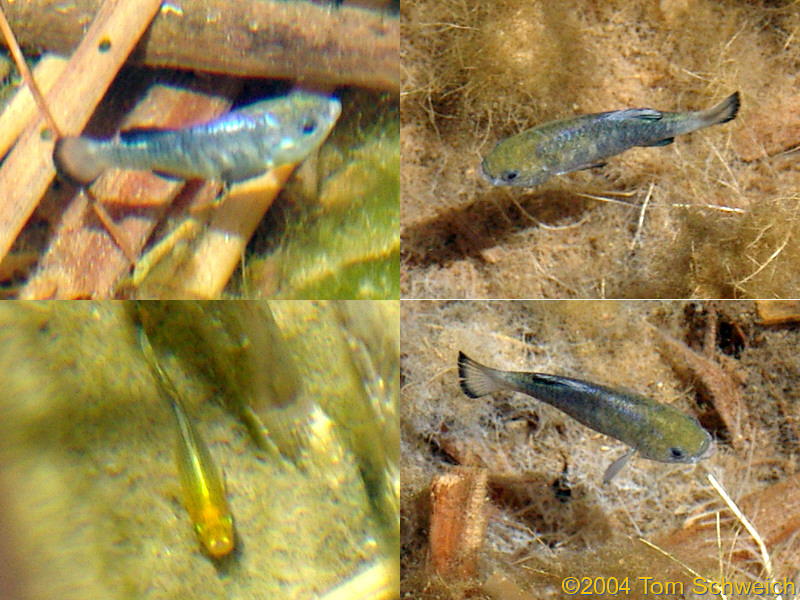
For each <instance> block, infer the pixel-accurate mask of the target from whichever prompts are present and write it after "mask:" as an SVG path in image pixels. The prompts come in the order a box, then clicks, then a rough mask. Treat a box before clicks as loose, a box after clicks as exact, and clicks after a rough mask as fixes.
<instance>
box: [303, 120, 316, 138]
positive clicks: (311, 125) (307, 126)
mask: <svg viewBox="0 0 800 600" xmlns="http://www.w3.org/2000/svg"><path fill="white" fill-rule="evenodd" d="M316 128H317V122H316V121H315V120H314V119H312V118H311V117H306V119H305V120H304V121H303V122H302V123H301V124H300V131H302V132H303V134H304V135H308V134H309V133H314V131H315V130H316Z"/></svg>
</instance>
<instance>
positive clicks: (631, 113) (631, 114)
mask: <svg viewBox="0 0 800 600" xmlns="http://www.w3.org/2000/svg"><path fill="white" fill-rule="evenodd" d="M662 116H663V115H662V114H661V113H660V112H659V111H657V110H655V109H654V108H628V109H626V110H615V111H614V112H610V113H608V116H606V119H610V120H612V121H624V120H626V119H639V120H642V121H658V120H659V119H661V117H662Z"/></svg>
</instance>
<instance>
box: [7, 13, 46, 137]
mask: <svg viewBox="0 0 800 600" xmlns="http://www.w3.org/2000/svg"><path fill="white" fill-rule="evenodd" d="M0 31H2V32H3V37H4V38H5V40H6V44H8V49H9V50H11V56H13V57H14V62H15V63H16V65H17V69H19V72H20V74H21V75H22V79H24V80H25V85H27V86H28V89H29V90H30V92H31V95H32V96H33V99H34V101H36V105H37V106H38V107H39V111H40V112H41V113H42V115H43V116H44V118H45V119H46V120H47V122H48V123H49V124H50V128H51V129H52V131H53V135H55V136H56V137H61V130H60V129H59V127H58V124H57V123H56V120H55V119H54V118H53V115H52V114H50V109H49V108H48V107H47V103H46V102H45V101H44V97H43V96H42V92H41V91H40V90H39V86H38V85H36V80H35V79H34V78H33V75H31V71H30V69H29V68H28V63H26V62H25V57H24V56H22V50H20V49H19V44H17V38H16V37H15V36H14V32H13V31H12V30H11V25H9V24H8V20H6V13H5V10H4V9H3V5H2V4H0Z"/></svg>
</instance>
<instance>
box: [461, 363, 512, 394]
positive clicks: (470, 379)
mask: <svg viewBox="0 0 800 600" xmlns="http://www.w3.org/2000/svg"><path fill="white" fill-rule="evenodd" d="M493 372H494V369H490V368H489V367H484V366H483V365H482V364H480V363H479V362H476V361H474V360H472V359H471V358H470V357H469V356H467V355H466V354H464V353H463V352H459V353H458V379H459V383H460V384H461V390H462V391H463V392H464V393H465V394H466V395H467V396H469V397H470V398H480V397H481V396H487V395H489V394H491V393H493V392H496V391H498V390H502V389H504V388H505V387H507V386H506V385H504V384H503V383H502V382H501V381H498V380H497V379H496V378H495V377H494V376H493V374H492V373H493Z"/></svg>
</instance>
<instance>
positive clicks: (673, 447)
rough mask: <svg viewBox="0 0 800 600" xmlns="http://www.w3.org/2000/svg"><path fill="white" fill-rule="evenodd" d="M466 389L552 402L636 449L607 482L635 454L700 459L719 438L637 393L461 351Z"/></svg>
mask: <svg viewBox="0 0 800 600" xmlns="http://www.w3.org/2000/svg"><path fill="white" fill-rule="evenodd" d="M458 375H459V379H460V383H461V389H462V390H463V391H464V393H465V394H466V395H467V396H469V397H470V398H478V397H480V396H486V395H488V394H492V393H494V392H497V391H500V390H509V391H514V392H520V393H523V394H527V395H528V396H532V397H533V398H536V399H537V400H541V401H542V402H546V403H547V404H550V405H551V406H554V407H556V408H557V409H558V410H560V411H562V412H564V413H566V414H568V415H569V416H570V417H572V418H573V419H575V420H576V421H578V422H580V423H583V424H584V425H586V426H587V427H590V428H591V429H594V430H595V431H599V432H600V433H604V434H606V435H610V436H611V437H613V438H616V439H618V440H619V441H621V442H623V443H625V444H627V445H628V446H630V447H631V450H630V451H629V452H627V453H626V454H624V455H623V456H621V457H620V458H618V459H617V460H615V461H614V462H613V463H611V465H610V466H609V467H608V469H606V472H605V474H604V476H603V483H608V482H609V481H611V479H612V478H613V477H614V476H615V475H616V474H617V473H619V471H620V470H621V469H622V467H624V466H625V463H626V462H627V461H628V459H629V458H630V457H631V455H632V454H633V453H634V452H639V454H640V455H641V456H643V457H644V458H648V459H650V460H656V461H660V462H669V463H696V462H698V461H700V460H702V459H704V458H708V457H709V456H711V454H713V452H714V441H713V440H712V438H711V436H710V435H709V433H708V432H707V431H706V430H705V429H703V427H702V426H701V425H700V423H699V421H698V420H697V418H695V417H693V416H690V415H687V414H686V413H684V412H682V411H680V410H678V409H677V408H675V407H674V406H670V405H668V404H660V403H659V402H656V401H655V400H653V399H651V398H647V397H645V396H641V395H639V394H636V393H634V392H628V391H623V390H615V389H612V388H608V387H605V386H602V385H597V384H595V383H589V382H588V381H581V380H580V379H570V378H568V377H559V376H557V375H547V374H545V373H526V372H518V371H498V370H497V369H491V368H489V367H486V366H484V365H482V364H480V363H478V362H476V361H474V360H472V359H471V358H469V357H468V356H466V355H465V354H464V353H463V352H459V353H458Z"/></svg>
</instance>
